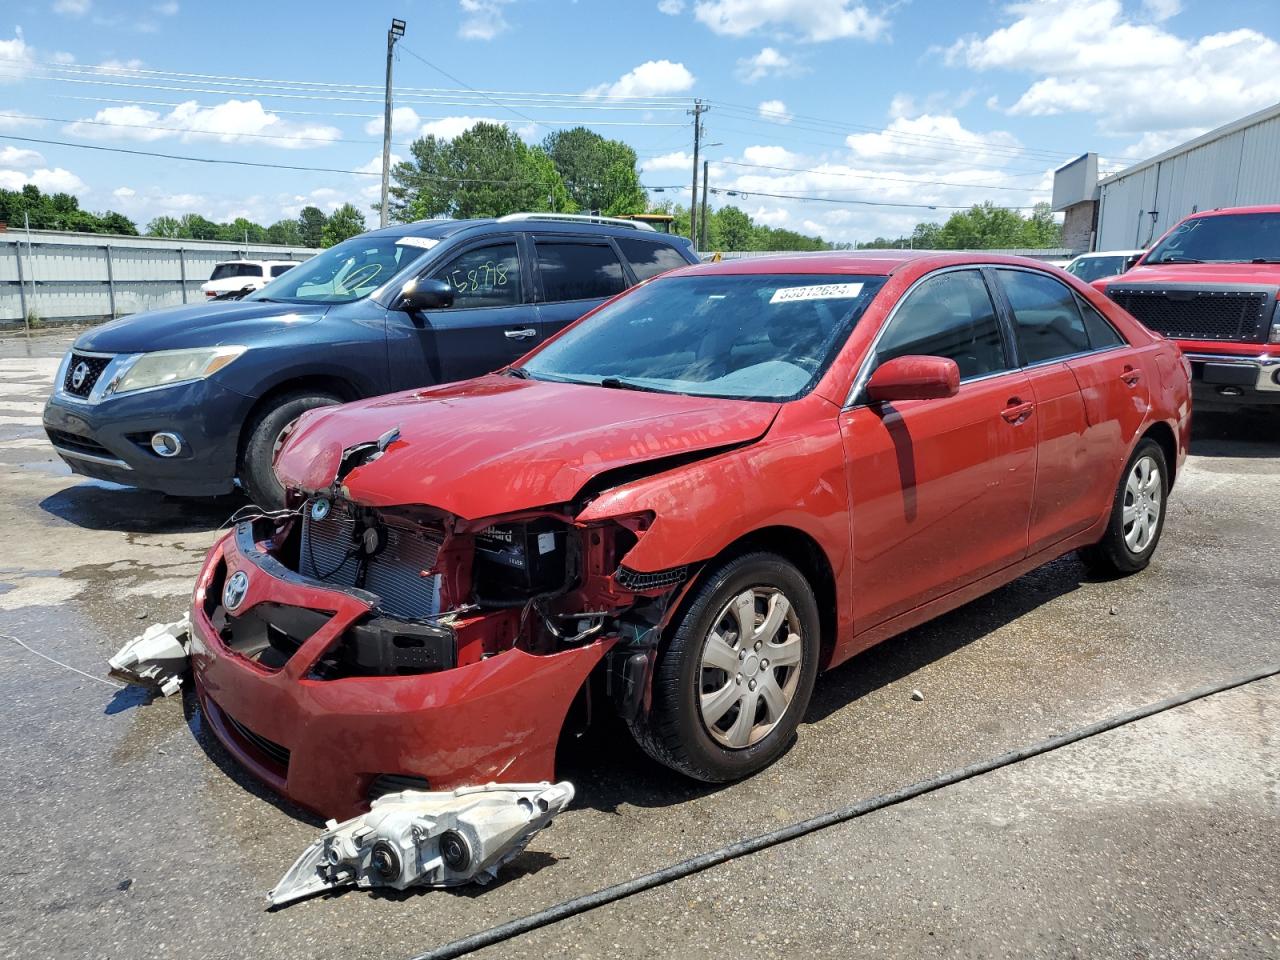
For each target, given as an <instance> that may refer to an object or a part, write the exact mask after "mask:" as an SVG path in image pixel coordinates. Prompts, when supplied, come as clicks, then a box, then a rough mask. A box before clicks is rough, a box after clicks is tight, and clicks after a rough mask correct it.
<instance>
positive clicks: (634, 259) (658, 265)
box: [618, 238, 689, 280]
mask: <svg viewBox="0 0 1280 960" xmlns="http://www.w3.org/2000/svg"><path fill="white" fill-rule="evenodd" d="M618 246H620V247H622V254H623V256H625V257H626V258H627V263H629V264H631V272H632V273H634V274H635V275H636V279H637V280H648V279H649V278H650V277H656V276H657V275H658V274H660V273H666V272H667V271H668V270H674V269H676V267H687V266H688V265H689V262H688V261H687V260H685V258H684V257H682V256H680V253H679V251H677V250H676V249H675V248H674V247H672V246H670V245H669V244H666V243H655V242H653V241H652V240H631V239H625V238H619V239H618Z"/></svg>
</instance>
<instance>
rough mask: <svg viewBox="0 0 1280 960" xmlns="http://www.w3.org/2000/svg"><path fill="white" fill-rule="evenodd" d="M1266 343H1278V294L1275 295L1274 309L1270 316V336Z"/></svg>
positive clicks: (1279, 328)
mask: <svg viewBox="0 0 1280 960" xmlns="http://www.w3.org/2000/svg"><path fill="white" fill-rule="evenodd" d="M1267 343H1280V294H1276V308H1275V310H1274V311H1273V312H1272V314H1271V336H1269V337H1267Z"/></svg>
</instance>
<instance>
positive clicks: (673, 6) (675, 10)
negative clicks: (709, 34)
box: [658, 0, 684, 17]
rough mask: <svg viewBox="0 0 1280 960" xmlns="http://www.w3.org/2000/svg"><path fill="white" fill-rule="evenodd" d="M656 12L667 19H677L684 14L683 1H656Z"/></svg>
mask: <svg viewBox="0 0 1280 960" xmlns="http://www.w3.org/2000/svg"><path fill="white" fill-rule="evenodd" d="M658 12H659V13H665V14H666V15H667V16H668V17H678V16H680V14H682V13H684V0H658Z"/></svg>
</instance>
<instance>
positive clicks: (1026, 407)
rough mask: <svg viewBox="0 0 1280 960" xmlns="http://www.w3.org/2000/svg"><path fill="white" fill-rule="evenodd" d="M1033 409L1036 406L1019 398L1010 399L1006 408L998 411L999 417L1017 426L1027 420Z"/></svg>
mask: <svg viewBox="0 0 1280 960" xmlns="http://www.w3.org/2000/svg"><path fill="white" fill-rule="evenodd" d="M1035 408H1036V405H1035V404H1034V403H1032V402H1031V401H1030V400H1023V399H1022V398H1021V397H1010V398H1009V404H1008V406H1006V407H1005V408H1004V409H1003V410H1001V411H1000V416H1002V417H1004V418H1005V419H1006V420H1008V421H1009V422H1010V423H1012V424H1013V425H1014V426H1017V425H1018V424H1020V423H1025V422H1026V421H1027V420H1029V419H1030V418H1031V414H1032V412H1033V411H1034V410H1035Z"/></svg>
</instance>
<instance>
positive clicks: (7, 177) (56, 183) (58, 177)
mask: <svg viewBox="0 0 1280 960" xmlns="http://www.w3.org/2000/svg"><path fill="white" fill-rule="evenodd" d="M28 183H34V184H35V185H36V186H37V187H39V188H40V189H41V190H42V191H43V192H45V193H82V192H84V191H85V190H86V189H87V187H86V186H85V182H84V181H83V180H81V179H80V178H79V177H77V176H76V175H75V174H74V173H72V172H71V171H70V170H64V169H63V168H62V167H54V168H53V169H52V170H50V169H48V168H47V167H41V168H40V169H38V170H32V171H31V172H30V173H22V172H20V171H18V170H0V189H4V190H21V189H22V188H23V187H24V186H26V185H27V184H28Z"/></svg>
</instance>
